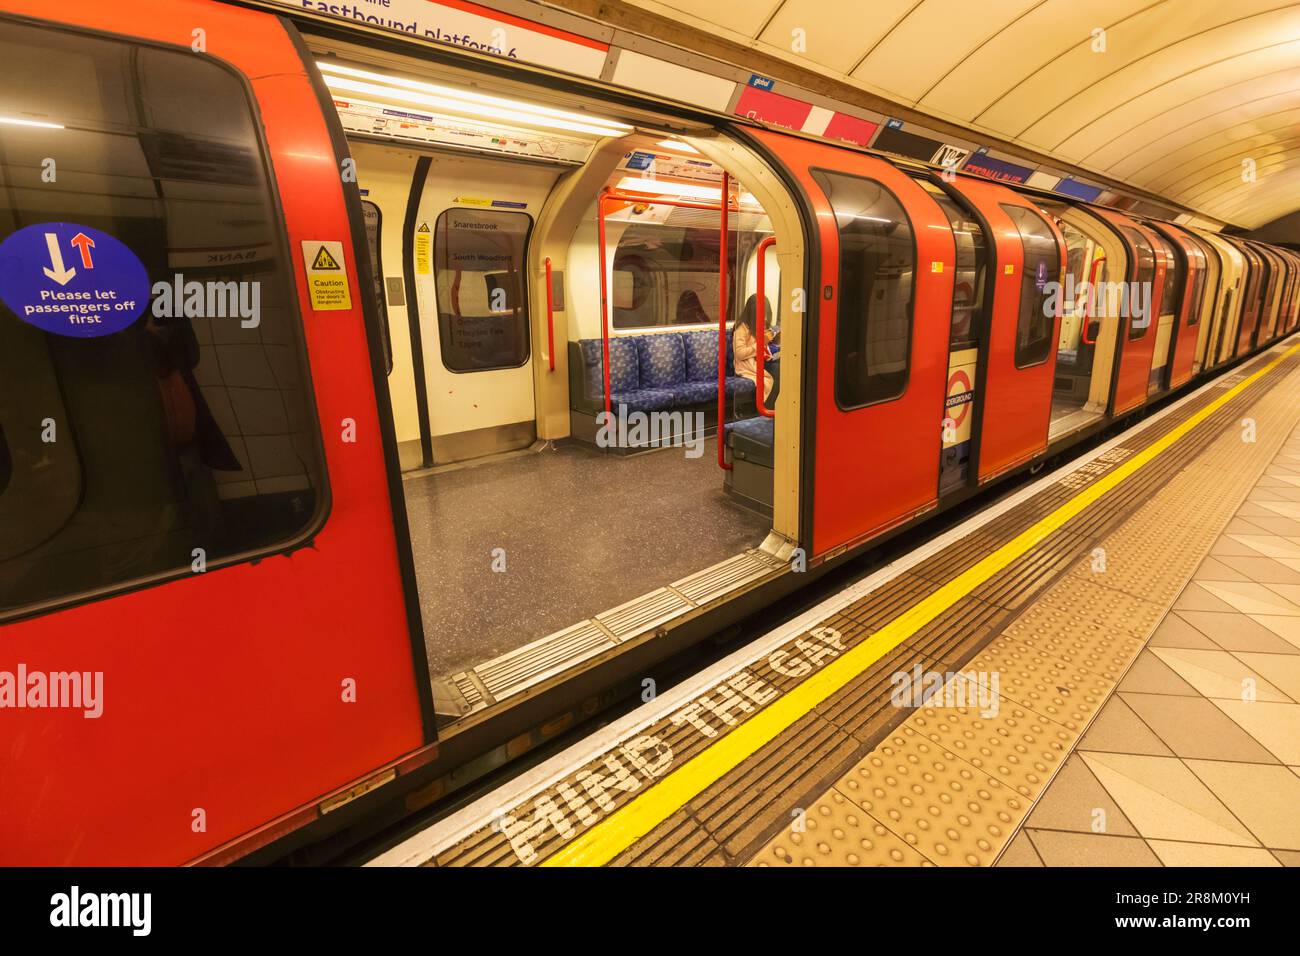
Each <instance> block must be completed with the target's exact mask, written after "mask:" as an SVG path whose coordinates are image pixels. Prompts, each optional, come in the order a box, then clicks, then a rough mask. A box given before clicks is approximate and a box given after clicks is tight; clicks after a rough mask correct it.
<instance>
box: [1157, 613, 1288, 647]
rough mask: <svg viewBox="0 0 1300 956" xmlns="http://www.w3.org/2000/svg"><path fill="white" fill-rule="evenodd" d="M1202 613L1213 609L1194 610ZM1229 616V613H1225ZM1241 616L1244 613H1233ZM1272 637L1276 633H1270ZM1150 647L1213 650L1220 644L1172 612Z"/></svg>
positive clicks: (1158, 628)
mask: <svg viewBox="0 0 1300 956" xmlns="http://www.w3.org/2000/svg"><path fill="white" fill-rule="evenodd" d="M1193 613H1201V614H1212V613H1213V612H1212V611H1201V612H1193ZM1224 616H1225V617H1228V616H1229V615H1224ZM1231 616H1233V617H1240V616H1242V615H1231ZM1269 636H1270V637H1273V636H1275V635H1273V634H1271V633H1270V634H1269ZM1147 644H1148V646H1150V647H1199V648H1201V649H1203V650H1207V651H1212V650H1215V649H1216V648H1218V647H1219V646H1220V645H1218V644H1216V643H1214V641H1212V640H1210V639H1209V638H1208V637H1206V636H1205V635H1204V634H1202V633H1201V632H1200V631H1198V630H1197V629H1196V628H1194V627H1193V626H1192V625H1191V624H1189V623H1187V621H1186V620H1185V619H1184V618H1183V617H1181V616H1180V615H1178V614H1174V613H1172V612H1171V613H1170V614H1168V615H1166V616H1165V619H1164V620H1163V621H1161V622H1160V626H1159V627H1157V628H1156V630H1155V633H1154V634H1152V635H1151V639H1150V640H1149V641H1148V642H1147Z"/></svg>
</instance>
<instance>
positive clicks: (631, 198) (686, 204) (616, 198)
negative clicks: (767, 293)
mask: <svg viewBox="0 0 1300 956" xmlns="http://www.w3.org/2000/svg"><path fill="white" fill-rule="evenodd" d="M730 191H731V180H730V177H728V175H727V174H726V173H723V174H722V192H721V196H722V197H725V198H726V200H727V202H726V203H723V202H721V200H719V202H716V203H711V202H691V201H690V200H686V199H659V198H656V197H653V196H642V195H637V194H635V193H626V192H619V191H618V190H616V189H613V188H611V187H609V186H606V187H605V188H604V189H602V190H601V191H600V196H599V197H598V198H597V200H596V226H597V230H598V232H599V243H600V339H601V348H602V352H603V359H602V364H603V366H604V369H603V371H604V379H605V380H604V386H605V415H606V421H608V418H609V414H610V403H611V399H610V394H609V297H608V293H607V292H606V289H605V215H606V213H605V204H606V203H609V202H632V203H644V204H645V205H647V206H678V207H680V208H682V209H708V210H717V209H720V210H722V223H723V227H722V228H723V239H722V250H723V256H722V260H723V264H722V265H720V266H719V272H720V273H721V274H722V275H723V276H724V277H725V275H726V266H725V262H726V255H725V252H726V248H727V241H726V223H727V206H729V205H730V202H731V197H730V195H729V193H730ZM548 261H549V260H548ZM548 292H549V283H548ZM722 295H723V302H722V303H721V304H725V295H726V292H725V290H723V293H722ZM722 315H725V313H722ZM720 327H721V328H722V329H725V328H726V319H725V318H723V319H720ZM723 337H725V333H724V335H723ZM718 345H719V347H720V348H721V347H722V346H723V345H725V343H724V342H723V341H721V340H720V341H719V343H718ZM722 356H723V358H722V359H721V360H720V361H719V362H718V369H719V373H720V374H722V375H724V376H725V374H726V352H725V351H724V352H722ZM718 408H719V410H722V408H723V402H722V398H721V397H720V398H719V400H718ZM718 430H719V433H721V430H722V423H721V422H719V423H718ZM719 444H721V442H719ZM718 458H719V464H721V458H722V452H721V450H719V452H718ZM723 467H724V468H727V469H730V468H731V466H730V465H723Z"/></svg>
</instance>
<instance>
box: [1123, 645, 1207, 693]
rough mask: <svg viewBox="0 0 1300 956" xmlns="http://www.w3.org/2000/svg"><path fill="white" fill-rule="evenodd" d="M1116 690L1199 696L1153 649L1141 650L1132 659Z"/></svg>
mask: <svg viewBox="0 0 1300 956" xmlns="http://www.w3.org/2000/svg"><path fill="white" fill-rule="evenodd" d="M1116 689H1117V690H1127V691H1133V692H1134V693H1139V694H1180V695H1183V696H1187V697H1199V696H1201V695H1200V694H1198V693H1197V692H1196V688H1195V687H1193V686H1192V685H1191V684H1189V683H1187V681H1185V680H1183V679H1182V678H1181V677H1179V676H1178V675H1177V674H1176V673H1174V671H1173V670H1171V669H1170V668H1169V666H1168V665H1167V664H1166V663H1165V662H1164V661H1162V660H1161V659H1160V658H1158V657H1156V655H1155V650H1153V649H1147V650H1143V651H1142V653H1141V654H1139V655H1138V656H1137V659H1136V660H1135V661H1133V666H1132V667H1130V668H1129V669H1128V673H1126V674H1125V675H1124V679H1123V680H1122V681H1120V683H1119V687H1118V688H1116Z"/></svg>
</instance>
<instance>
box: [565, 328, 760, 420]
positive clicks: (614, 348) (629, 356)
mask: <svg viewBox="0 0 1300 956" xmlns="http://www.w3.org/2000/svg"><path fill="white" fill-rule="evenodd" d="M574 345H576V346H577V348H578V352H579V353H580V354H581V356H582V369H581V377H580V378H578V379H576V381H581V382H582V384H583V386H584V390H585V394H584V395H583V396H582V401H583V407H586V408H591V407H592V406H597V407H598V408H599V409H603V406H604V394H605V389H604V382H603V381H602V373H601V369H602V343H601V340H600V339H581V340H579V341H578V342H576V343H571V344H570V347H571V348H572V347H573V346H574ZM609 381H610V402H611V406H617V405H619V404H623V405H626V406H627V409H628V411H641V412H652V411H666V410H669V409H675V408H696V409H700V408H703V409H709V408H711V407H712V406H713V405H715V404H716V403H717V400H718V386H717V381H718V334H717V333H716V332H712V331H702V330H696V331H692V332H659V333H653V334H647V335H620V336H612V337H611V338H610V340H609ZM726 394H727V398H728V400H729V401H730V402H732V403H733V404H734V403H735V402H736V401H738V400H743V399H749V400H751V401H752V399H753V395H754V383H753V382H752V381H750V380H749V379H747V378H743V377H741V376H738V375H736V374H735V369H734V366H733V357H732V352H731V342H730V341H729V340H728V342H727V379H726ZM577 400H578V399H577V396H575V401H577ZM577 407H579V406H577V405H575V408H577Z"/></svg>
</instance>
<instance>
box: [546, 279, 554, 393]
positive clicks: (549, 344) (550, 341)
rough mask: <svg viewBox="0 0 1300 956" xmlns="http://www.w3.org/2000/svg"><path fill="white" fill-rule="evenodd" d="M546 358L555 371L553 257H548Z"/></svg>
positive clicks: (551, 368) (551, 369)
mask: <svg viewBox="0 0 1300 956" xmlns="http://www.w3.org/2000/svg"><path fill="white" fill-rule="evenodd" d="M545 262H546V356H547V364H548V365H549V366H550V371H552V372H554V371H555V301H554V299H553V298H552V296H551V257H550V256H547V257H546V260H545Z"/></svg>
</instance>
